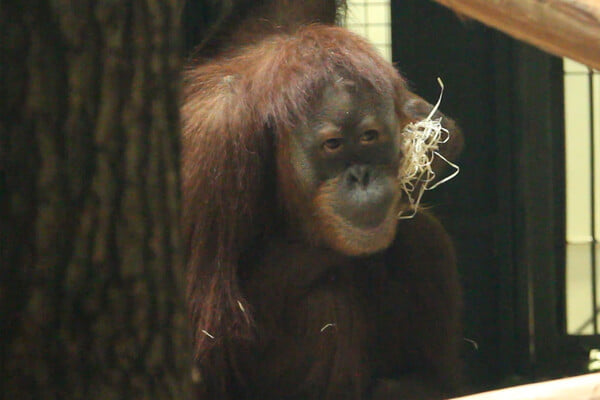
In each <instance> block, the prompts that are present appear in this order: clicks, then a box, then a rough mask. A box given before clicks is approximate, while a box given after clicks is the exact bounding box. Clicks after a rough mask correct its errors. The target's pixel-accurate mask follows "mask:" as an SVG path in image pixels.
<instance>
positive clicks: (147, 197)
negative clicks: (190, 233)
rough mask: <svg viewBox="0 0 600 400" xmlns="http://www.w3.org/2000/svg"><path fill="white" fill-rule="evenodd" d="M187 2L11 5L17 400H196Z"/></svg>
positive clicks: (8, 80)
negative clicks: (184, 28) (183, 206)
mask: <svg viewBox="0 0 600 400" xmlns="http://www.w3.org/2000/svg"><path fill="white" fill-rule="evenodd" d="M179 7H180V4H179V1H178V0H137V1H131V2H129V1H125V2H120V1H112V0H96V1H92V0H56V1H49V0H31V1H19V0H8V1H3V2H2V3H1V4H0V18H1V19H0V32H1V33H2V36H1V37H2V41H1V50H0V51H1V53H0V54H1V58H0V59H1V60H2V61H0V65H1V66H0V68H1V71H0V72H1V76H2V87H1V89H2V90H1V92H2V95H1V96H0V110H2V114H3V115H2V122H1V125H0V135H1V141H2V142H1V146H2V160H3V167H4V168H3V169H4V177H3V179H2V180H1V181H0V185H1V187H0V192H1V193H2V195H1V196H0V197H1V198H2V200H1V201H2V207H1V209H2V210H1V211H0V212H1V213H2V215H1V216H2V225H3V226H2V229H3V231H4V238H3V239H2V241H3V244H2V246H3V249H2V253H3V254H2V258H3V260H2V275H1V279H0V304H1V306H0V307H1V309H0V310H1V313H2V318H3V324H2V329H1V336H2V339H1V340H2V360H3V361H2V364H3V366H2V373H1V375H2V377H1V378H0V379H1V382H2V387H1V388H0V390H1V392H2V394H3V395H4V396H5V398H7V399H19V400H26V399H36V400H37V399H125V398H126V399H185V398H187V397H188V396H189V390H190V376H191V375H190V373H191V356H190V353H191V352H190V347H189V346H188V345H189V343H188V341H189V338H188V337H189V333H188V326H187V313H186V309H185V300H184V292H185V283H184V271H183V267H184V262H183V261H184V260H183V256H182V247H181V245H180V243H179V236H180V232H179V224H178V222H179V197H180V195H179V159H178V157H179V147H178V146H179V145H178V141H179V126H178V105H177V102H178V100H177V96H178V82H179V78H178V75H179V68H180V63H179V62H180V60H179V51H180V45H179V36H180V32H179V22H178V15H177V11H178V10H179Z"/></svg>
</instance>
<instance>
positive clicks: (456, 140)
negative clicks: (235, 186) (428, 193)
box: [402, 93, 464, 172]
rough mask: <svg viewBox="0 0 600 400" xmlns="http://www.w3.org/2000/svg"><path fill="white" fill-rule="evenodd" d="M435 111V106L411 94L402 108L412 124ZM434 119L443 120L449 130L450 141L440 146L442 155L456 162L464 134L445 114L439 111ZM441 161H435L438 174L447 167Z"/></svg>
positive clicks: (434, 115) (435, 169)
mask: <svg viewBox="0 0 600 400" xmlns="http://www.w3.org/2000/svg"><path fill="white" fill-rule="evenodd" d="M431 110H433V105H431V104H429V103H428V102H427V101H425V100H423V99H422V98H421V97H419V96H417V95H416V94H414V93H409V94H408V95H407V96H406V97H405V100H404V104H403V106H402V112H403V113H404V115H406V117H407V118H408V119H409V120H410V121H411V122H416V121H420V120H422V119H425V118H427V116H429V114H430V113H431ZM431 118H432V119H438V118H441V119H442V126H443V127H444V129H447V130H448V134H449V139H448V141H447V142H446V143H441V144H440V150H439V151H440V153H441V154H442V155H443V156H444V157H445V158H446V159H448V160H449V161H454V160H456V159H457V158H458V156H459V154H460V152H461V151H462V148H463V145H464V138H463V134H462V132H461V130H460V128H459V127H458V125H457V124H456V122H454V120H453V119H451V118H449V117H447V116H446V115H445V114H443V113H442V112H440V111H439V110H437V111H436V112H435V113H434V114H433V116H432V117H431ZM440 161H441V160H434V165H433V169H434V171H436V172H439V171H442V170H443V169H444V166H445V165H447V164H446V163H445V162H440Z"/></svg>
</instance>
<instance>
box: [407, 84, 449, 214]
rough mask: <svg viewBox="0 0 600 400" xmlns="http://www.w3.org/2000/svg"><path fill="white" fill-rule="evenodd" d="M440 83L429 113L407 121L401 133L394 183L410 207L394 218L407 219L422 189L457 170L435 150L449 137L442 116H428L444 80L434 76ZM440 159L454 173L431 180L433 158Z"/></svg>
mask: <svg viewBox="0 0 600 400" xmlns="http://www.w3.org/2000/svg"><path fill="white" fill-rule="evenodd" d="M438 83H439V84H440V88H441V90H440V97H439V98H438V101H437V103H436V104H435V106H434V107H433V109H432V110H431V112H430V113H429V115H428V116H427V117H426V118H424V119H422V120H420V121H417V122H411V123H409V124H408V125H406V127H404V131H403V133H402V136H403V142H402V150H403V153H404V159H403V162H402V165H401V166H400V168H399V170H398V183H399V184H400V189H401V191H402V192H403V193H404V195H406V197H407V199H408V202H409V204H410V208H409V210H408V212H409V213H408V214H404V213H405V212H406V210H401V211H400V212H399V213H398V219H410V218H412V217H414V216H415V214H416V213H417V210H418V207H419V204H420V203H421V198H422V197H423V193H424V192H425V191H426V190H432V189H435V188H436V187H438V186H439V185H441V184H442V183H445V182H447V181H449V180H450V179H452V178H454V177H455V176H456V175H458V173H459V172H460V168H459V167H458V165H456V164H453V163H452V162H450V161H448V160H447V159H446V158H445V157H444V156H442V155H441V154H440V153H439V152H438V150H439V148H440V144H443V143H446V142H447V141H448V140H449V139H450V132H448V130H447V129H445V128H444V127H443V126H442V118H441V117H440V118H437V119H432V117H433V115H434V114H435V113H436V111H437V110H438V108H439V106H440V104H441V102H442V95H443V93H444V83H443V82H442V80H441V79H440V78H438ZM436 156H437V157H439V158H441V159H442V160H443V161H444V162H446V163H447V164H448V165H449V166H450V167H452V168H454V172H453V173H452V174H450V175H449V176H447V177H445V178H444V179H442V180H440V181H438V182H434V180H435V178H436V174H435V172H434V171H433V168H432V163H433V160H434V159H435V157H436Z"/></svg>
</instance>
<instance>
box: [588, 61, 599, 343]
mask: <svg viewBox="0 0 600 400" xmlns="http://www.w3.org/2000/svg"><path fill="white" fill-rule="evenodd" d="M588 85H589V97H590V154H591V156H590V163H591V173H590V177H591V178H590V179H591V196H590V197H591V202H590V206H591V207H590V210H591V214H592V218H591V229H592V246H591V260H592V265H591V273H592V315H593V317H594V318H593V321H592V325H593V327H594V335H597V334H598V317H597V315H598V304H597V299H598V295H597V289H598V288H597V287H596V273H597V259H596V243H597V238H596V157H595V153H596V151H595V149H596V148H595V146H594V141H595V140H594V136H595V132H594V110H595V108H594V71H592V69H590V70H589V71H588Z"/></svg>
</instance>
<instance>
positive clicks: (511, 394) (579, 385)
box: [454, 373, 600, 400]
mask: <svg viewBox="0 0 600 400" xmlns="http://www.w3.org/2000/svg"><path fill="white" fill-rule="evenodd" d="M565 399H569V400H596V399H600V373H596V374H588V375H581V376H576V377H574V378H565V379H557V380H553V381H547V382H541V383H533V384H530V385H522V386H515V387H512V388H508V389H501V390H494V391H491V392H485V393H479V394H474V395H471V396H466V397H459V398H456V399H454V400H565Z"/></svg>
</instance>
